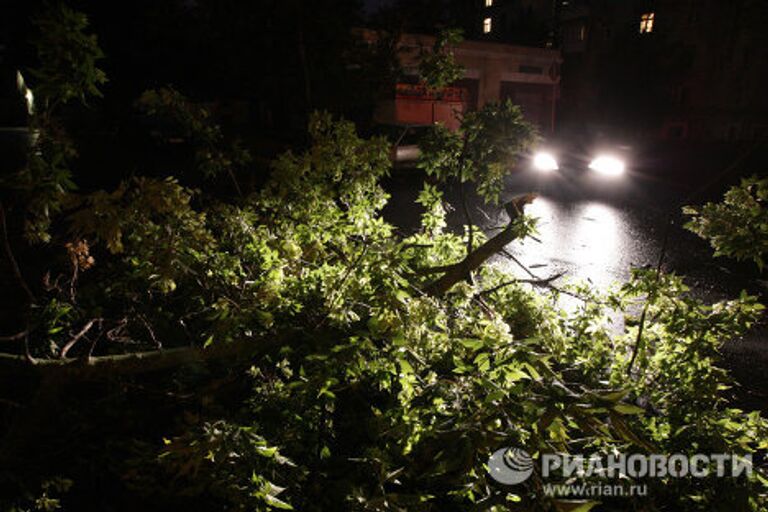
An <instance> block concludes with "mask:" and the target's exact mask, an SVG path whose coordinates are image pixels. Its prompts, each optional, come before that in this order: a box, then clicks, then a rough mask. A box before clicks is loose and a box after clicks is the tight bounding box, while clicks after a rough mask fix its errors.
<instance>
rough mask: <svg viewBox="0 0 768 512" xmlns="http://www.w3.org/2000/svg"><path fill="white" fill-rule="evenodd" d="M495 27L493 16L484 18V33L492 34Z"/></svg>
mask: <svg viewBox="0 0 768 512" xmlns="http://www.w3.org/2000/svg"><path fill="white" fill-rule="evenodd" d="M492 28H493V20H492V19H491V18H485V19H484V20H483V34H490V33H491V29H492Z"/></svg>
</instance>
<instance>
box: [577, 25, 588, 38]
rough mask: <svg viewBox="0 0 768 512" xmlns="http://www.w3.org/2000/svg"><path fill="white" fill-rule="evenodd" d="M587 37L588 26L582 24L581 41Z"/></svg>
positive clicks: (580, 30)
mask: <svg viewBox="0 0 768 512" xmlns="http://www.w3.org/2000/svg"><path fill="white" fill-rule="evenodd" d="M586 38H587V26H586V25H582V26H581V28H580V29H579V41H583V40H585V39H586Z"/></svg>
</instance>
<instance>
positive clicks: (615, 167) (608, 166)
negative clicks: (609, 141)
mask: <svg viewBox="0 0 768 512" xmlns="http://www.w3.org/2000/svg"><path fill="white" fill-rule="evenodd" d="M589 168H590V169H592V170H593V171H595V172H597V173H599V174H602V175H605V176H619V175H621V174H624V170H625V169H626V165H625V164H624V162H623V161H621V160H619V159H618V158H616V157H612V156H606V155H601V156H598V157H597V158H595V159H594V160H592V163H591V164H589Z"/></svg>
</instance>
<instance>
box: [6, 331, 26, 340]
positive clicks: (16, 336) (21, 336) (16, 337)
mask: <svg viewBox="0 0 768 512" xmlns="http://www.w3.org/2000/svg"><path fill="white" fill-rule="evenodd" d="M27 335H29V331H21V332H20V333H18V334H13V335H11V336H0V341H21V340H23V339H24V338H25V337H26V336H27Z"/></svg>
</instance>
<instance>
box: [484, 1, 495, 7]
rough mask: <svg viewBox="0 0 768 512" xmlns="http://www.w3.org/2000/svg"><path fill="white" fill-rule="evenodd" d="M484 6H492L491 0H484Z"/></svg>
mask: <svg viewBox="0 0 768 512" xmlns="http://www.w3.org/2000/svg"><path fill="white" fill-rule="evenodd" d="M485 6H486V7H493V0H485Z"/></svg>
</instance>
